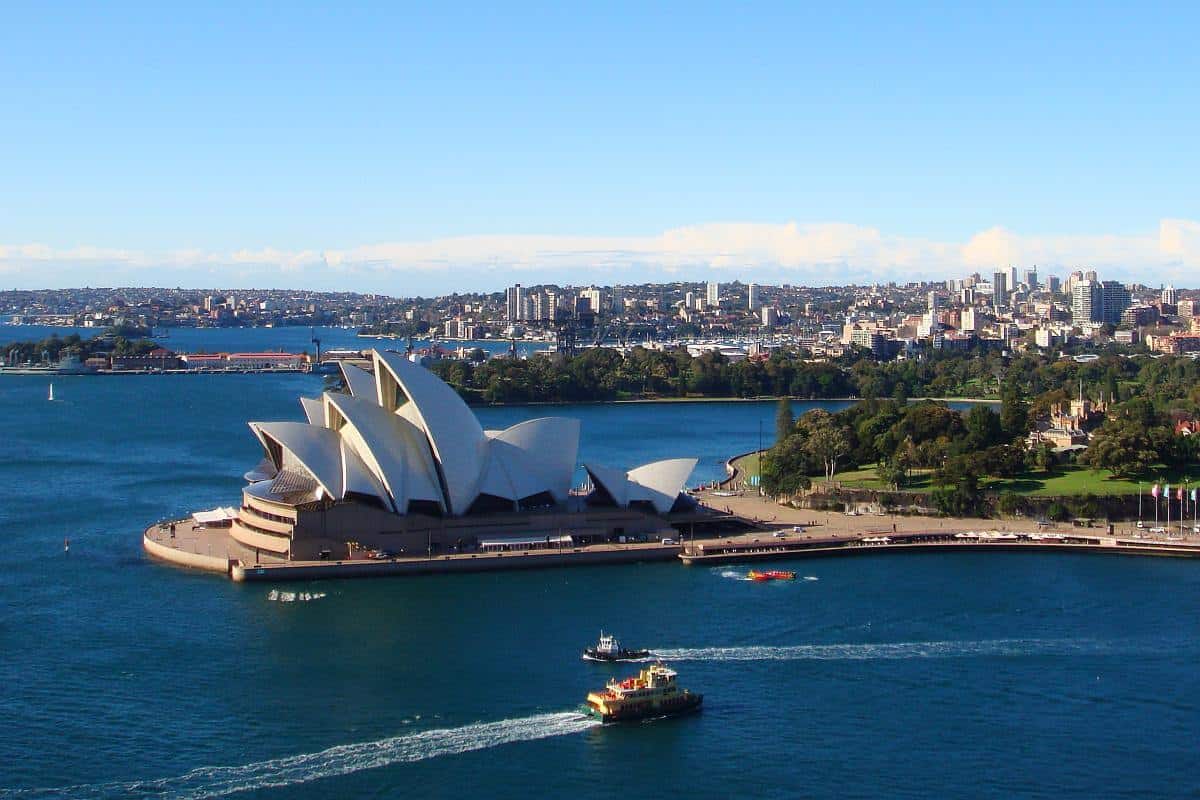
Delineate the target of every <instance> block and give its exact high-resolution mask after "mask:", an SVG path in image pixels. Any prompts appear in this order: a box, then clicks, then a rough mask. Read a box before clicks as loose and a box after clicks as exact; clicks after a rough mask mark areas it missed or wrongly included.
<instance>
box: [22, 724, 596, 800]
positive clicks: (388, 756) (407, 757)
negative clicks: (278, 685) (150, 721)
mask: <svg viewBox="0 0 1200 800" xmlns="http://www.w3.org/2000/svg"><path fill="white" fill-rule="evenodd" d="M598 725H600V722H599V721H597V720H594V719H591V718H590V717H586V716H584V715H582V714H580V713H578V712H561V713H554V714H537V715H534V716H531V717H521V718H518V719H506V720H501V721H499V722H481V723H476V724H474V725H466V726H463V727H461V728H440V729H436V730H428V731H421V732H419V733H410V734H405V735H403V736H393V737H391V738H388V739H379V740H378V741H374V742H358V743H355V744H344V745H338V746H336V747H330V748H328V749H327V750H321V751H319V752H316V753H302V754H300V755H295V756H286V757H284V758H275V759H271V760H269V761H259V762H257V763H253V764H244V765H242V766H240V767H200V768H198V769H194V770H192V771H190V772H187V773H184V774H183V775H178V776H176V777H173V778H159V779H156V780H145V781H128V782H112V783H95V784H82V785H78V786H63V787H58V788H54V789H16V790H4V789H0V798H59V797H72V798H78V799H80V800H91V799H92V798H116V797H162V798H173V799H174V800H200V798H207V797H224V796H226V795H230V794H234V793H236V792H244V791H250V790H255V789H265V788H278V787H281V786H292V785H295V784H299V783H308V782H309V781H315V780H320V779H322V778H332V777H336V776H338V775H348V774H350V773H352V772H360V771H362V770H368V769H377V768H379V767H387V766H391V765H393V764H404V763H410V762H414V761H424V760H426V759H430V758H436V757H438V756H446V755H455V754H458V753H469V752H472V751H475V750H486V749H488V748H492V747H499V746H500V745H504V744H509V743H512V742H529V741H534V740H536V739H548V738H550V737H553V736H566V735H570V734H576V733H582V732H583V731H586V730H588V729H590V728H593V727H596V726H598Z"/></svg>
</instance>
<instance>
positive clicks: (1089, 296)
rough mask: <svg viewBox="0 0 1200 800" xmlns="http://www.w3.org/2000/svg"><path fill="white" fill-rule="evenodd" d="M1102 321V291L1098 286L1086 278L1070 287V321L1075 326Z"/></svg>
mask: <svg viewBox="0 0 1200 800" xmlns="http://www.w3.org/2000/svg"><path fill="white" fill-rule="evenodd" d="M1103 319H1104V290H1103V289H1102V288H1101V286H1100V284H1098V283H1096V282H1095V281H1092V280H1087V279H1086V278H1085V279H1084V280H1081V281H1075V283H1074V285H1073V286H1072V287H1071V321H1072V322H1074V323H1075V324H1076V325H1084V324H1087V323H1089V322H1101V321H1103Z"/></svg>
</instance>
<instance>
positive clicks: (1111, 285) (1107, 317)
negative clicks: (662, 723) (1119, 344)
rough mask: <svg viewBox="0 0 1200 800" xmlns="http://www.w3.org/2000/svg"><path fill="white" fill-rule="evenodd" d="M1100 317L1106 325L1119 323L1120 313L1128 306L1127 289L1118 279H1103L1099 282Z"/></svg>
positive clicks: (1129, 302) (1129, 301)
mask: <svg viewBox="0 0 1200 800" xmlns="http://www.w3.org/2000/svg"><path fill="white" fill-rule="evenodd" d="M1100 300H1101V309H1102V310H1101V313H1100V319H1101V321H1102V322H1104V323H1105V324H1106V325H1119V324H1120V322H1121V315H1122V314H1123V313H1125V309H1127V308H1129V306H1130V304H1131V300H1130V297H1129V290H1128V289H1126V288H1125V285H1124V284H1122V283H1121V282H1120V281H1103V282H1101V284H1100Z"/></svg>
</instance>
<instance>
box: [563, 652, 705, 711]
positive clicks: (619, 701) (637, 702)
mask: <svg viewBox="0 0 1200 800" xmlns="http://www.w3.org/2000/svg"><path fill="white" fill-rule="evenodd" d="M676 675H677V673H676V672H675V670H673V669H671V668H670V667H668V666H666V665H665V664H662V663H658V664H653V665H651V666H649V667H647V668H646V669H644V670H642V671H641V672H639V673H638V675H637V677H636V678H626V679H625V680H623V681H619V680H617V679H616V678H614V679H612V680H610V681H609V682H608V684H607V685H606V686H605V687H604V688H603V689H602V690H600V691H598V692H589V693H588V696H587V706H586V709H585V710H586V712H587V713H588V714H590V715H591V716H593V717H598V718H599V719H600V721H601V722H605V723H608V722H629V721H632V720H638V719H647V718H650V717H669V716H675V715H678V714H686V713H687V712H689V711H696V710H698V709H699V708H700V704H701V703H702V702H703V701H704V695H702V694H694V693H692V692H689V691H688V690H687V689H680V688H679V686H678V685H677V684H676V683H675V677H676Z"/></svg>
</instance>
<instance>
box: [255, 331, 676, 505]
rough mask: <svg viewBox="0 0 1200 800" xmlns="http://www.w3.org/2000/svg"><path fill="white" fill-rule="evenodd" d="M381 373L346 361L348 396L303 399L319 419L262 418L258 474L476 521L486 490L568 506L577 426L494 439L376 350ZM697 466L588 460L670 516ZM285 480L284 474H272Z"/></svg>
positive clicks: (441, 385) (543, 425)
mask: <svg viewBox="0 0 1200 800" xmlns="http://www.w3.org/2000/svg"><path fill="white" fill-rule="evenodd" d="M371 357H372V360H373V365H374V374H371V373H370V372H368V371H366V370H364V369H361V368H359V367H355V366H353V365H351V364H345V363H343V364H341V368H342V374H343V376H344V377H345V379H346V386H347V389H348V391H349V393H348V394H342V393H326V394H324V395H322V397H321V399H320V400H317V399H312V398H302V399H301V405H302V406H303V409H304V415H305V417H306V418H307V419H308V423H307V424H305V423H300V422H252V423H250V427H251V429H252V430H253V431H254V434H255V435H256V436H257V437H258V438H259V440H260V441H261V442H262V443H263V446H264V447H265V449H266V450H267V453H268V458H269V463H267V464H265V465H264V468H262V469H258V470H255V471H254V472H253V473H252V475H253V478H250V474H248V479H253V480H265V479H267V478H271V480H272V483H271V486H270V487H269V491H271V492H273V493H277V494H281V495H292V494H296V495H297V496H300V497H308V496H314V497H322V496H324V497H329V498H332V499H335V500H340V499H342V498H345V497H346V496H347V495H349V494H354V495H365V496H369V497H377V498H379V499H380V500H381V501H382V502H383V503H384V504H385V505H388V506H390V507H391V508H392V510H393V511H395V512H397V513H401V514H403V513H407V511H408V509H409V507H410V505H411V504H412V503H414V502H419V503H421V504H422V507H425V506H427V505H428V504H429V503H433V504H435V505H436V506H437V507H438V508H440V509H441V510H442V512H443V513H447V514H453V515H462V514H466V513H467V512H468V511H469V510H470V509H471V508H472V506H473V504H475V501H476V500H477V499H478V498H479V497H480V495H489V496H490V497H489V502H488V503H487V504H482V503H481V504H479V507H480V508H481V509H482V508H485V507H486V508H493V507H495V505H496V503H495V502H494V498H499V499H501V500H507V501H509V502H511V504H512V507H513V508H514V509H516V508H519V506H520V503H521V502H522V501H529V500H530V498H537V499H536V500H534V501H533V502H536V503H541V502H548V500H546V499H543V498H546V497H547V496H549V498H553V500H554V501H555V502H558V503H566V502H567V501H568V499H569V496H570V488H571V481H572V478H573V476H574V472H575V465H576V459H577V457H578V453H579V433H580V430H579V428H580V425H579V421H578V420H576V419H569V418H564V417H547V418H542V419H533V420H528V421H526V422H521V423H518V424H516V425H513V426H512V427H510V428H507V429H505V430H502V431H487V432H484V430H483V428H482V427H481V426H480V424H479V421H478V419H477V418H476V417H475V414H474V413H472V411H471V409H470V408H468V407H467V404H466V403H465V402H463V400H462V398H461V397H459V395H458V393H457V392H456V391H455V390H454V389H453V388H451V387H450V386H449V385H448V384H446V383H445V382H443V381H442V380H441V379H440V378H438V377H437V376H436V375H434V374H433V373H432V372H430V371H429V370H427V369H425V368H424V367H422V366H419V365H417V364H415V363H413V362H411V361H409V360H408V359H407V358H405V357H404V356H403V355H401V354H399V353H395V352H390V351H389V352H380V351H372V353H371ZM695 465H696V461H695V459H670V460H667V461H659V462H655V463H653V464H646V465H644V466H641V467H638V468H637V469H634V470H632V471H630V472H624V471H622V470H618V469H613V468H610V467H604V466H601V465H588V467H587V470H588V474H589V475H590V476H591V478H592V480H593V481H594V482H595V483H596V484H597V485H598V486H600V487H603V489H604V490H605V491H607V492H608V493H609V494H610V495H612V498H613V500H614V501H615V502H616V503H617V504H618V505H620V506H622V507H626V506H628V505H629V504H630V503H631V502H647V503H651V504H653V506H654V508H655V509H656V510H658V511H659V512H661V513H666V512H668V511H670V509H671V506H672V505H673V504H674V502H675V498H676V497H677V496H678V494H679V491H680V490H681V489H682V488H683V485H684V483H685V482H686V481H687V479H688V476H689V475H690V474H691V472H692V469H693V468H694V467H695ZM272 476H273V477H272Z"/></svg>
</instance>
